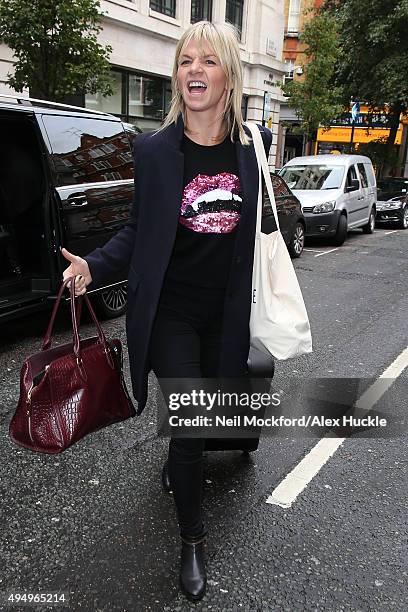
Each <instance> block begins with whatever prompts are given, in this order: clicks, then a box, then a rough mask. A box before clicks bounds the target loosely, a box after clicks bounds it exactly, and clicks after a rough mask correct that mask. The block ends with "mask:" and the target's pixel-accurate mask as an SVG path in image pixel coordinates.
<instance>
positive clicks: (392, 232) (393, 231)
mask: <svg viewBox="0 0 408 612" xmlns="http://www.w3.org/2000/svg"><path fill="white" fill-rule="evenodd" d="M395 232H398V230H391V231H390V232H384V236H388V235H389V234H395Z"/></svg>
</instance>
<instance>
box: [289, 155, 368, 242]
mask: <svg viewBox="0 0 408 612" xmlns="http://www.w3.org/2000/svg"><path fill="white" fill-rule="evenodd" d="M280 176H282V178H284V179H285V181H286V183H287V184H288V186H289V188H290V189H291V190H292V191H293V193H294V195H295V196H296V197H298V198H299V200H300V202H301V204H302V211H303V214H304V216H305V220H306V236H330V237H331V238H332V241H333V242H334V244H335V245H337V246H340V245H341V244H343V242H344V241H345V240H346V238H347V231H348V230H350V229H355V228H358V227H361V228H362V229H363V232H365V233H367V234H372V233H373V232H374V227H375V215H376V202H377V187H376V180H375V174H374V170H373V166H372V163H371V160H370V159H369V158H368V157H365V156H363V155H310V156H305V157H294V158H293V159H291V160H290V161H289V162H288V163H287V164H285V166H284V167H283V168H282V170H281V171H280Z"/></svg>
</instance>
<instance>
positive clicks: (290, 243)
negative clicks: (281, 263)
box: [262, 172, 306, 258]
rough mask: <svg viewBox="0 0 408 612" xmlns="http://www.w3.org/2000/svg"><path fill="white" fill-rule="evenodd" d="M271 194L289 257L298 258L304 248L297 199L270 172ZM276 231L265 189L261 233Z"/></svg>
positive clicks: (303, 230)
mask: <svg viewBox="0 0 408 612" xmlns="http://www.w3.org/2000/svg"><path fill="white" fill-rule="evenodd" d="M271 181H272V187H273V193H274V196H275V201H276V208H277V211H278V221H279V226H280V229H281V232H282V236H283V238H284V240H285V243H286V246H287V247H288V251H289V253H290V255H291V257H294V258H295V257H300V256H301V254H302V251H303V248H304V246H305V228H306V223H305V218H304V216H303V213H302V207H301V205H300V202H299V200H298V198H297V197H296V196H295V195H294V194H293V193H292V192H291V190H290V189H289V187H288V186H287V184H286V183H285V181H284V180H283V178H282V177H280V176H278V175H277V174H275V173H273V172H271ZM275 229H276V224H275V219H274V217H273V212H272V208H271V203H270V201H269V196H268V194H267V191H266V189H265V195H264V206H263V211H262V231H263V232H264V233H266V234H269V233H270V232H272V231H274V230H275Z"/></svg>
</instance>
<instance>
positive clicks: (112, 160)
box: [43, 115, 133, 185]
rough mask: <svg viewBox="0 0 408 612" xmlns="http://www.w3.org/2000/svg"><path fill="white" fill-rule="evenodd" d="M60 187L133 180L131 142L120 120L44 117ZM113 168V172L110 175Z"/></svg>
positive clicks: (58, 116)
mask: <svg viewBox="0 0 408 612" xmlns="http://www.w3.org/2000/svg"><path fill="white" fill-rule="evenodd" d="M43 121H44V125H45V129H46V130H47V134H48V137H49V140H50V143H51V151H52V160H53V164H54V168H55V171H56V173H57V181H58V184H59V185H73V184H75V183H96V182H100V181H107V180H114V179H115V180H116V179H118V180H119V179H127V178H132V177H133V167H132V158H131V156H128V157H127V158H126V157H125V159H123V157H121V155H122V154H123V153H128V152H129V140H128V138H127V136H126V134H125V132H124V130H123V126H122V124H121V123H120V122H119V121H107V120H106V119H90V118H87V117H69V116H67V115H64V116H60V115H44V116H43ZM107 169H110V170H111V172H106V170H107Z"/></svg>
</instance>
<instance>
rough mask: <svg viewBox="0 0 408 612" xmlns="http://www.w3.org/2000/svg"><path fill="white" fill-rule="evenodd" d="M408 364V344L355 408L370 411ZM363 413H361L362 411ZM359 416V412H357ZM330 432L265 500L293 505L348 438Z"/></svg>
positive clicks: (352, 411) (286, 505) (285, 505)
mask: <svg viewBox="0 0 408 612" xmlns="http://www.w3.org/2000/svg"><path fill="white" fill-rule="evenodd" d="M407 366H408V347H407V348H405V349H404V350H403V351H402V353H400V354H399V355H398V357H397V358H396V359H395V360H394V361H393V362H392V363H391V364H390V365H389V366H388V367H387V368H386V369H385V370H384V372H383V373H382V374H381V375H380V376H379V377H378V378H377V380H376V381H375V382H374V383H373V384H372V385H370V387H369V388H368V389H367V390H366V391H364V393H363V394H362V396H361V397H360V398H359V399H358V400H357V402H356V403H355V405H354V407H353V408H352V409H351V413H354V408H357V409H359V410H360V411H365V412H369V411H370V410H371V409H372V408H373V406H374V405H375V404H376V403H377V402H378V400H379V399H380V398H381V397H382V396H383V395H384V393H385V392H386V391H387V390H388V389H389V388H390V387H391V385H392V384H393V383H394V382H395V380H396V379H397V378H398V376H400V374H401V373H402V372H403V371H404V370H405V368H406V367H407ZM360 414H361V413H360ZM356 416H358V415H356ZM332 435H333V434H332V433H330V432H329V433H328V434H326V435H325V436H324V438H321V439H320V440H319V442H318V443H317V444H316V445H315V446H314V447H313V448H312V449H311V450H310V451H309V453H308V454H307V455H306V456H305V457H304V458H303V459H302V460H301V461H300V463H298V464H297V465H296V466H295V467H294V468H293V470H292V471H291V472H289V474H288V475H287V476H285V478H284V479H283V480H282V482H281V483H279V484H278V486H277V487H276V488H275V489H274V491H273V492H272V494H271V495H270V496H269V497H268V499H267V500H266V503H267V504H274V505H276V506H280V507H281V508H290V507H291V505H292V504H293V502H294V501H295V500H296V498H297V496H298V495H299V494H300V493H301V492H302V491H303V489H305V488H306V487H307V485H308V484H309V482H310V481H311V480H312V479H313V478H314V477H315V476H316V474H317V473H318V472H319V470H320V468H322V467H323V465H324V464H325V463H326V462H327V461H328V460H329V459H330V457H331V456H332V455H334V453H335V452H336V450H337V449H338V448H339V447H340V446H341V445H342V444H343V442H344V440H345V439H346V438H333V437H331V436H332Z"/></svg>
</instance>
